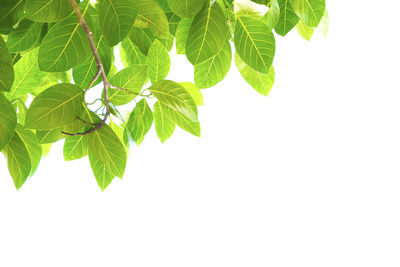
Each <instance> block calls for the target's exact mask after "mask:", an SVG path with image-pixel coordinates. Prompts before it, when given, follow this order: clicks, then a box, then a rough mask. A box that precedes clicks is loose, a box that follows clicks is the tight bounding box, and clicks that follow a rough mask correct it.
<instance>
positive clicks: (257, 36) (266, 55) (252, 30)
mask: <svg viewBox="0 0 400 267" xmlns="http://www.w3.org/2000/svg"><path fill="white" fill-rule="evenodd" d="M234 42H235V47H236V52H237V53H238V54H239V56H240V57H241V58H242V59H243V61H244V62H245V63H246V64H247V65H249V66H250V67H252V68H253V69H255V70H256V71H258V72H261V73H268V71H269V68H270V67H271V65H272V61H273V59H274V55H275V38H274V35H273V33H272V31H271V30H270V29H268V27H267V26H266V25H265V24H264V23H262V22H261V21H259V20H256V19H253V18H250V17H240V16H238V17H237V21H236V26H235V37H234Z"/></svg>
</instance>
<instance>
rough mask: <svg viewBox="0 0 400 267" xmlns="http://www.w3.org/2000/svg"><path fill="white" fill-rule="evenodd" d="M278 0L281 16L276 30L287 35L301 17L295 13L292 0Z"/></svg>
mask: <svg viewBox="0 0 400 267" xmlns="http://www.w3.org/2000/svg"><path fill="white" fill-rule="evenodd" d="M278 2H279V8H280V16H279V21H278V24H277V25H276V26H275V31H276V33H277V34H279V35H282V36H285V35H286V34H288V32H290V31H291V30H292V29H293V28H294V26H296V24H297V23H298V22H299V17H298V16H297V15H296V13H294V10H293V7H292V3H291V0H278Z"/></svg>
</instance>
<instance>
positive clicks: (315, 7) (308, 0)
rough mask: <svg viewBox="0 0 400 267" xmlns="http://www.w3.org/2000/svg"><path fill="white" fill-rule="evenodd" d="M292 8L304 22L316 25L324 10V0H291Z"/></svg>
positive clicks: (312, 26) (314, 26) (312, 25)
mask: <svg viewBox="0 0 400 267" xmlns="http://www.w3.org/2000/svg"><path fill="white" fill-rule="evenodd" d="M291 1H292V5H293V10H294V12H295V13H296V14H297V16H299V17H300V18H301V19H302V20H303V21H304V23H305V24H306V25H307V26H309V27H311V28H316V27H318V24H319V22H320V21H321V19H322V16H323V15H324V12H325V0H291Z"/></svg>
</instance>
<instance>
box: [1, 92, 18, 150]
mask: <svg viewBox="0 0 400 267" xmlns="http://www.w3.org/2000/svg"><path fill="white" fill-rule="evenodd" d="M16 126H17V115H16V114H15V110H14V108H13V106H12V105H11V103H10V101H8V100H7V98H5V97H4V95H3V94H0V151H1V150H2V149H3V147H4V146H5V145H7V144H8V142H10V141H11V139H12V137H13V136H14V133H15V127H16Z"/></svg>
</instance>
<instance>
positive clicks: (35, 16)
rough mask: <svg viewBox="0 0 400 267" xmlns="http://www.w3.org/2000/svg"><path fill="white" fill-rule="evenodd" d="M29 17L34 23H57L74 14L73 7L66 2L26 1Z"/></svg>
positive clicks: (53, 0) (52, 0) (56, 0)
mask: <svg viewBox="0 0 400 267" xmlns="http://www.w3.org/2000/svg"><path fill="white" fill-rule="evenodd" d="M25 2H26V3H25V11H26V13H27V17H28V18H29V19H31V20H34V21H40V22H55V21H59V20H62V19H63V18H65V17H67V16H68V15H69V14H70V13H71V12H72V5H71V3H70V2H69V1H66V0H25Z"/></svg>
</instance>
